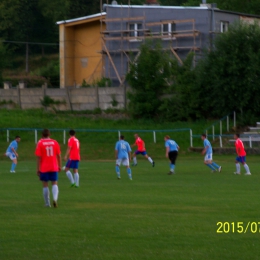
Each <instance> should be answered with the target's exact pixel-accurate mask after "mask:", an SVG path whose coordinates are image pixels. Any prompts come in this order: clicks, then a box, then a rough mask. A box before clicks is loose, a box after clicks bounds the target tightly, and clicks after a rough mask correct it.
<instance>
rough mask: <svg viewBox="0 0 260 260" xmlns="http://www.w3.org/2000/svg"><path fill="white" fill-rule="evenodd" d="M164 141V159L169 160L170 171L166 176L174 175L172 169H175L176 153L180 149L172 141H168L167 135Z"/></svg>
mask: <svg viewBox="0 0 260 260" xmlns="http://www.w3.org/2000/svg"><path fill="white" fill-rule="evenodd" d="M164 141H165V147H166V154H165V156H166V158H169V160H170V171H169V173H168V175H171V174H174V173H175V172H174V169H175V162H176V159H177V157H178V151H179V149H180V147H179V146H178V144H177V143H176V142H175V141H174V140H171V139H170V136H169V135H166V136H165V137H164Z"/></svg>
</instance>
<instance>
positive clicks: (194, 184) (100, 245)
mask: <svg viewBox="0 0 260 260" xmlns="http://www.w3.org/2000/svg"><path fill="white" fill-rule="evenodd" d="M215 159H216V161H217V162H218V163H220V164H221V165H222V167H223V171H222V172H221V173H214V174H212V173H211V172H210V171H209V170H208V168H207V167H206V166H204V165H203V163H202V158H201V157H200V156H192V157H189V156H180V157H179V159H178V162H177V168H176V175H174V176H168V175H167V174H166V173H167V172H168V163H167V161H166V159H165V160H159V161H157V163H156V167H155V168H152V167H151V165H150V164H149V163H148V162H147V161H144V160H143V159H140V160H139V164H138V166H137V167H133V168H132V171H133V181H129V180H128V177H127V174H126V171H125V169H124V168H121V177H122V179H121V180H120V181H118V180H117V179H116V175H115V172H114V161H111V162H110V161H104V162H96V161H90V162H82V163H81V165H80V188H79V189H76V188H70V187H69V182H68V180H67V178H66V176H65V174H64V173H60V178H59V190H60V194H59V207H58V208H57V209H54V208H44V207H43V205H44V203H43V198H42V188H41V183H40V182H39V180H38V179H37V176H36V175H35V167H36V166H35V161H21V162H19V164H18V166H17V172H16V173H15V174H11V173H9V167H10V162H9V161H7V160H6V161H2V162H1V170H0V179H1V189H0V205H1V210H0V221H1V225H0V259H1V260H17V259H19V260H23V259H26V260H28V259H39V260H44V259H68V260H69V259H78V260H81V259H90V260H93V259H105V260H110V259H111V260H112V259H118V260H121V259H125V260H128V259H129V260H130V259H137V260H140V259H147V260H148V259H149V260H158V259H178V260H182V259H211V260H214V259H216V260H218V259H236V260H237V259H259V246H258V244H259V236H260V219H259V215H260V208H259V200H258V199H257V198H258V197H259V191H260V188H259V182H260V174H259V172H258V168H259V165H258V164H259V163H258V158H257V157H256V156H250V157H248V164H249V166H250V169H251V172H252V176H244V175H241V176H237V175H234V174H233V171H234V168H235V167H234V163H233V159H234V158H233V156H216V158H215ZM242 172H243V171H242ZM218 222H221V223H225V222H226V224H225V229H224V227H221V224H219V225H217V223H218ZM239 222H243V223H242V226H243V229H244V230H245V229H246V226H247V223H249V222H250V224H249V228H248V230H247V231H246V232H245V233H241V234H240V233H238V230H239V228H238V225H240V224H239ZM254 222H255V223H256V224H251V223H254ZM229 223H230V224H229ZM231 223H234V224H233V225H234V232H233V229H232V226H231V225H232V224H231ZM256 225H257V227H256ZM218 229H219V231H222V233H217V230H218ZM243 232H244V231H243Z"/></svg>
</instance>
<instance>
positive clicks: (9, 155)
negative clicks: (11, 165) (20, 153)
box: [5, 152, 16, 160]
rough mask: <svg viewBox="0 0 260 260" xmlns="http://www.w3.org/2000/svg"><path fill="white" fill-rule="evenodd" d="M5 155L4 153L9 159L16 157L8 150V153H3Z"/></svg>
mask: <svg viewBox="0 0 260 260" xmlns="http://www.w3.org/2000/svg"><path fill="white" fill-rule="evenodd" d="M5 155H6V156H7V157H9V158H10V160H14V159H16V155H15V154H14V153H10V152H8V153H5Z"/></svg>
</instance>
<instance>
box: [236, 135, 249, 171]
mask: <svg viewBox="0 0 260 260" xmlns="http://www.w3.org/2000/svg"><path fill="white" fill-rule="evenodd" d="M234 138H235V140H236V141H235V147H236V152H237V158H236V161H235V163H236V172H234V174H240V164H239V163H241V164H243V165H244V168H245V170H246V173H245V175H251V173H250V170H249V167H248V165H247V164H246V151H245V148H244V144H243V142H242V140H241V139H240V138H239V134H235V135H234Z"/></svg>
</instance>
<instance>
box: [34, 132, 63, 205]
mask: <svg viewBox="0 0 260 260" xmlns="http://www.w3.org/2000/svg"><path fill="white" fill-rule="evenodd" d="M35 155H36V156H37V175H38V176H39V177H40V180H41V181H42V185H43V198H44V202H45V207H51V204H50V191H49V187H48V182H49V181H51V182H52V196H53V206H54V208H57V207H58V203H57V201H58V194H59V189H58V172H60V170H61V151H60V146H59V144H58V142H57V141H56V140H54V139H51V138H50V131H49V130H48V129H44V130H43V131H42V138H41V139H40V140H39V141H38V143H37V147H36V150H35Z"/></svg>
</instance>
